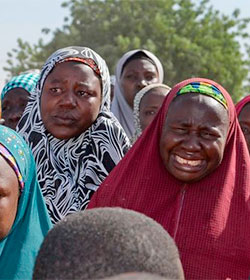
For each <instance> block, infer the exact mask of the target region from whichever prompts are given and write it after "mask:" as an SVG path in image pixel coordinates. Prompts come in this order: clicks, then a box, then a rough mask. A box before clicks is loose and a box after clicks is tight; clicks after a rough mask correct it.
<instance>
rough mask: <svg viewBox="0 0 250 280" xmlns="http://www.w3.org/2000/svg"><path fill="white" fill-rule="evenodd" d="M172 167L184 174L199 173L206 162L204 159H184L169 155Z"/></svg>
mask: <svg viewBox="0 0 250 280" xmlns="http://www.w3.org/2000/svg"><path fill="white" fill-rule="evenodd" d="M171 158H172V162H173V165H174V166H175V168H176V169H178V170H180V171H184V172H190V173H193V172H199V171H201V170H202V169H204V167H205V165H206V161H205V160H204V159H197V158H189V159H187V158H184V157H182V156H180V155H176V154H173V155H171Z"/></svg>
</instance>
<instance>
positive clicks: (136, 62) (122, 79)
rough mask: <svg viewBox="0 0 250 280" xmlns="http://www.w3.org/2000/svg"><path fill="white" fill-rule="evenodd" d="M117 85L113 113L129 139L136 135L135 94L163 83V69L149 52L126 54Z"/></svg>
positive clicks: (118, 69)
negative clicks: (149, 86)
mask: <svg viewBox="0 0 250 280" xmlns="http://www.w3.org/2000/svg"><path fill="white" fill-rule="evenodd" d="M115 76H116V83H115V89H114V99H113V101H112V106H111V111H112V112H113V113H114V115H115V116H116V118H117V119H118V121H119V122H120V123H121V125H122V127H123V128H124V130H125V132H126V133H127V135H128V137H129V138H131V137H132V136H133V134H134V131H135V128H134V121H133V101H134V97H135V94H136V93H137V92H138V91H139V90H141V89H142V88H143V87H145V86H147V85H149V84H152V83H162V82H163V67H162V64H161V62H160V61H159V59H158V58H157V57H156V56H155V55H154V54H152V53H151V52H149V51H146V50H142V49H137V50H132V51H129V52H127V53H125V54H124V55H123V56H122V58H121V59H120V60H119V61H118V63H117V66H116V73H115Z"/></svg>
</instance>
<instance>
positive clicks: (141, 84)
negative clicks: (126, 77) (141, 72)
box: [137, 78, 148, 90]
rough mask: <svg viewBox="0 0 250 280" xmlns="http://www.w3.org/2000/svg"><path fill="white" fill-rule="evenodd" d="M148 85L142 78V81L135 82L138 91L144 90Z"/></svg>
mask: <svg viewBox="0 0 250 280" xmlns="http://www.w3.org/2000/svg"><path fill="white" fill-rule="evenodd" d="M147 85H148V83H147V81H146V80H145V79H144V78H143V79H139V80H138V81H137V88H138V89H139V90H140V89H142V88H144V87H145V86H147Z"/></svg>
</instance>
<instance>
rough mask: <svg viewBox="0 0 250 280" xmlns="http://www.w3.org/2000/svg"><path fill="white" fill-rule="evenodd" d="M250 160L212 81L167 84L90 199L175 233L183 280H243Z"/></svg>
mask: <svg viewBox="0 0 250 280" xmlns="http://www.w3.org/2000/svg"><path fill="white" fill-rule="evenodd" d="M249 201H250V160H249V153H248V150H247V146H246V143H245V139H244V136H243V133H242V132H241V129H240V125H239V123H238V121H237V117H236V112H235V107H234V104H233V102H232V99H231V97H230V95H229V93H228V92H227V91H226V90H225V89H224V88H223V87H222V86H221V85H219V84H217V83H216V82H214V81H211V80H208V79H202V78H193V79H189V80H185V81H183V82H181V83H179V84H177V85H176V86H174V87H173V88H172V90H171V91H170V92H169V93H168V95H167V96H166V98H165V100H164V103H163V104H162V107H161V109H160V110H159V112H158V114H157V116H156V117H155V118H154V120H153V122H152V123H151V124H150V125H149V127H148V128H147V129H146V130H145V131H144V132H143V134H142V135H141V137H140V138H139V139H138V140H137V142H136V143H135V144H134V146H133V147H132V148H131V149H130V150H129V152H128V153H127V154H126V156H125V157H124V159H123V160H122V161H121V162H120V163H119V164H118V165H117V167H116V168H115V169H114V170H113V171H112V173H111V174H110V176H108V177H107V179H106V180H105V181H104V182H103V183H102V185H101V186H100V188H99V189H98V191H97V192H96V193H95V195H94V196H93V197H92V199H91V202H90V204H89V208H90V209H91V208H94V207H123V208H128V209H132V210H135V211H138V212H141V213H143V214H146V215H147V216H149V217H151V218H153V219H154V220H156V221H157V222H159V223H160V224H161V225H163V227H164V228H165V229H166V230H167V231H168V232H169V233H170V235H171V236H172V237H173V238H174V240H175V242H176V245H177V247H178V249H179V251H180V256H181V261H182V265H183V268H184V274H185V278H186V279H227V278H228V279H248V276H249V271H250V239H249V228H250V207H249V203H250V202H249Z"/></svg>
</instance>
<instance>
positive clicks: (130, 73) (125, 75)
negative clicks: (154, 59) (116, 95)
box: [121, 58, 159, 108]
mask: <svg viewBox="0 0 250 280" xmlns="http://www.w3.org/2000/svg"><path fill="white" fill-rule="evenodd" d="M153 83H159V74H158V72H157V69H156V67H155V65H153V64H152V63H151V62H150V61H148V60H146V59H141V58H138V59H134V60H131V61H130V62H129V63H128V64H127V65H126V66H125V67H124V69H123V72H122V75H121V87H122V90H123V94H124V97H125V99H126V101H127V103H128V104H129V106H130V107H131V108H133V103H134V98H135V95H136V93H137V92H138V91H139V90H141V89H142V88H144V87H145V86H147V85H149V84H153Z"/></svg>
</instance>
